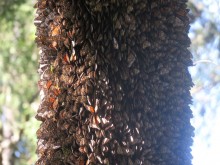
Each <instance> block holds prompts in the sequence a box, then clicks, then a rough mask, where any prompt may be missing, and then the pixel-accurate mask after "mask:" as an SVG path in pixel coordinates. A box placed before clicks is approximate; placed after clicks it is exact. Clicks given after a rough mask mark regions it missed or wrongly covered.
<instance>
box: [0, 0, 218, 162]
mask: <svg viewBox="0 0 220 165" xmlns="http://www.w3.org/2000/svg"><path fill="white" fill-rule="evenodd" d="M34 2H35V1H34V0H0V121H1V122H0V162H4V161H5V162H4V163H2V164H4V165H31V164H34V162H35V161H36V159H37V156H36V154H35V150H36V143H37V139H36V135H35V132H36V130H37V128H38V127H39V124H40V122H38V121H37V120H36V119H35V118H34V116H35V114H36V111H37V108H38V105H39V97H38V95H39V93H38V89H37V81H38V79H39V76H38V73H37V68H38V58H39V55H38V50H37V48H36V45H35V43H34V38H35V27H34V24H33V20H34V15H35V10H34V9H33V5H34ZM188 6H189V8H190V9H191V11H190V13H189V16H190V20H191V29H190V33H189V36H190V38H191V40H192V44H191V47H190V50H191V52H192V55H193V62H194V66H193V67H190V68H189V70H190V72H191V75H192V79H193V82H194V84H195V85H194V87H193V88H192V90H191V93H192V97H193V104H192V105H191V108H192V110H193V115H194V118H193V119H192V120H191V122H192V125H193V126H194V127H195V137H194V144H193V146H192V155H193V165H219V164H220V106H218V104H219V105H220V94H219V93H220V83H219V82H220V52H219V51H220V17H219V15H220V1H219V0H190V1H189V3H188ZM10 155H12V159H11V160H12V162H7V160H9V158H10ZM0 164H1V163H0Z"/></svg>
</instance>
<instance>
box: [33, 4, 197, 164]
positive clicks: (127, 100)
mask: <svg viewBox="0 0 220 165" xmlns="http://www.w3.org/2000/svg"><path fill="white" fill-rule="evenodd" d="M185 3H186V0H166V1H165V0H156V1H155V0H154V1H153V0H121V1H119V0H109V1H99V0H92V1H90V0H60V1H55V0H54V1H52V0H38V2H37V4H36V6H35V7H36V8H37V16H36V19H35V21H34V22H35V24H36V26H37V33H36V35H37V37H36V42H37V44H38V46H39V47H40V49H41V51H40V68H39V73H40V75H41V78H40V81H39V86H40V89H41V94H42V100H41V104H40V107H39V110H38V114H37V116H36V118H37V119H38V120H41V121H42V124H41V126H40V128H39V130H38V131H37V137H38V139H39V140H38V149H37V153H38V156H39V159H38V161H37V163H36V164H37V165H42V164H43V165H49V164H52V165H59V164H60V165H61V164H73V165H84V164H86V165H89V164H90V165H97V164H106V165H107V164H110V165H116V164H118V165H127V164H128V165H132V164H135V165H136V164H137V165H138V164H143V165H190V164H191V153H190V151H191V150H190V146H191V144H192V136H193V127H192V126H191V124H190V118H191V117H192V112H191V110H190V108H189V104H190V103H191V96H190V93H189V90H190V87H191V86H192V80H191V77H190V75H189V72H188V66H190V65H192V61H191V54H190V52H189V51H188V50H187V47H189V45H190V40H189V38H188V36H187V33H188V30H189V20H188V17H187V13H188V10H187V9H186V4H185Z"/></svg>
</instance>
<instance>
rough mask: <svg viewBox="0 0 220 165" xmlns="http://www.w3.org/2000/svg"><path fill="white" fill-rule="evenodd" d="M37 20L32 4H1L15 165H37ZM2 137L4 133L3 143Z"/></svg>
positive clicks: (0, 88) (1, 94) (2, 80)
mask: <svg viewBox="0 0 220 165" xmlns="http://www.w3.org/2000/svg"><path fill="white" fill-rule="evenodd" d="M33 19H34V10H33V4H32V3H31V2H30V1H25V0H3V1H2V0H1V1H0V24H1V26H0V38H1V40H0V75H1V77H0V117H1V118H2V117H4V113H3V111H2V108H3V107H4V106H6V107H8V108H9V109H10V110H12V111H13V113H12V114H13V115H14V116H13V118H14V120H13V121H12V122H13V123H11V125H12V127H13V128H12V130H13V137H18V140H16V141H15V142H14V144H13V145H12V146H11V147H12V149H13V150H14V155H13V156H14V159H15V164H19V165H26V164H33V163H34V162H35V160H36V156H35V149H36V135H35V133H36V129H37V127H38V125H39V123H37V121H36V120H35V118H34V115H35V113H36V110H37V104H38V92H37V80H38V74H37V72H36V71H37V59H38V55H37V50H36V47H35V44H34V38H35V36H34V32H35V27H34V25H33ZM3 124H4V123H3ZM0 129H2V124H1V125H0ZM2 138H3V136H2V132H1V135H0V141H2V140H3V139H2ZM0 148H1V147H0ZM0 152H1V151H0Z"/></svg>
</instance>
